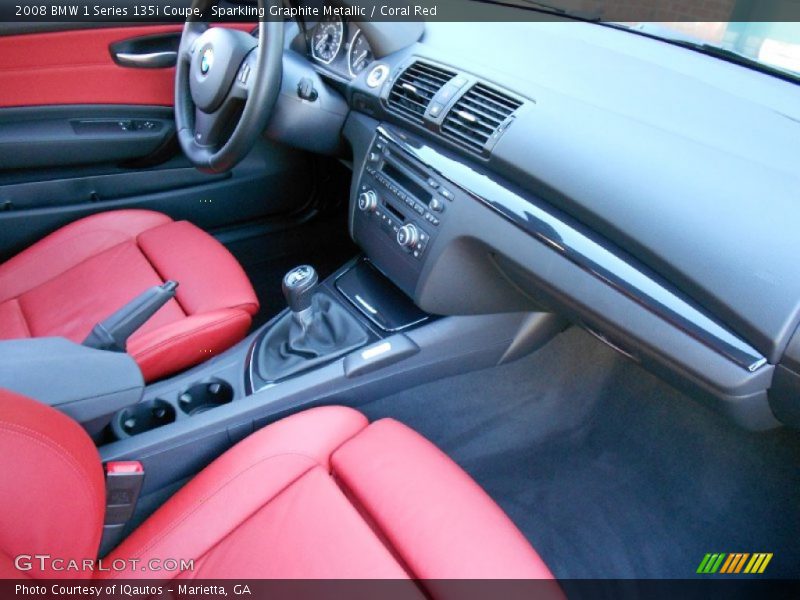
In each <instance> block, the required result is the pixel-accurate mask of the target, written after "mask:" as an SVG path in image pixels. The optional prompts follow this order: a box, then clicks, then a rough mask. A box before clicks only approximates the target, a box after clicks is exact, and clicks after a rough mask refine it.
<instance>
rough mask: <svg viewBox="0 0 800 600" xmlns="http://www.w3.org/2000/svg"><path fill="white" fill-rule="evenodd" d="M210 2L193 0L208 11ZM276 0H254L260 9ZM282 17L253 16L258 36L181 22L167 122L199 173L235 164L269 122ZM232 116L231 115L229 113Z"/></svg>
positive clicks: (277, 85)
mask: <svg viewBox="0 0 800 600" xmlns="http://www.w3.org/2000/svg"><path fill="white" fill-rule="evenodd" d="M217 1H218V0H194V2H193V3H192V7H193V8H198V9H200V11H202V12H201V14H204V15H206V14H209V12H210V11H211V8H212V7H213V6H214V5H215V4H216V3H217ZM279 2H280V0H258V6H259V8H260V9H261V10H262V11H263V12H264V14H270V13H269V10H268V9H269V7H270V6H271V5H273V4H274V5H276V6H277V5H278V4H279ZM282 68H283V22H282V21H280V20H274V21H273V20H270V21H259V24H258V40H256V39H255V38H254V37H253V36H251V35H249V34H247V33H245V32H244V31H239V30H236V29H228V28H226V27H209V25H208V23H206V22H203V21H198V20H196V19H191V18H190V20H188V21H187V22H186V25H185V26H184V28H183V35H182V37H181V43H180V47H179V49H178V63H177V69H176V73H175V124H176V126H177V129H178V141H179V142H180V145H181V148H183V151H184V153H185V154H186V156H187V157H188V158H189V160H190V161H191V162H192V164H194V166H195V167H197V168H198V169H200V170H201V171H205V172H209V173H222V172H225V171H229V170H231V169H232V168H233V167H234V166H236V164H238V163H239V162H240V161H241V160H242V159H243V158H244V157H245V156H246V155H247V153H248V152H250V150H251V149H252V148H253V145H254V144H255V143H256V140H257V139H258V137H259V136H260V135H261V133H262V132H263V131H264V128H265V127H266V125H267V122H268V121H269V118H270V115H271V114H272V109H273V107H274V106H275V101H276V99H277V98H278V93H279V92H280V86H281V73H282ZM237 116H238V118H237Z"/></svg>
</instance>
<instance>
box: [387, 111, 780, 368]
mask: <svg viewBox="0 0 800 600" xmlns="http://www.w3.org/2000/svg"><path fill="white" fill-rule="evenodd" d="M377 133H378V134H379V135H382V136H384V137H385V138H387V139H388V140H390V141H391V142H393V143H394V144H396V145H397V146H398V147H399V148H400V149H401V150H402V151H403V152H405V153H406V154H408V155H410V156H411V157H413V158H414V159H416V160H418V161H420V162H422V163H423V164H425V165H426V166H428V167H429V168H431V169H433V170H434V171H436V172H437V173H438V174H439V175H440V176H441V177H443V178H444V179H446V180H447V181H449V182H450V183H451V184H452V185H453V186H455V187H458V188H459V189H461V190H462V191H463V192H464V193H466V194H467V195H469V196H470V197H471V198H474V199H475V200H477V201H478V202H480V203H482V204H483V205H485V206H486V207H488V208H490V209H491V210H493V211H494V212H496V213H497V214H499V215H501V216H502V217H503V218H505V219H506V220H508V221H510V222H511V223H512V224H514V225H515V226H517V227H519V228H520V229H522V230H523V231H525V232H526V233H529V234H530V235H532V236H533V237H534V238H536V239H537V240H539V241H540V242H542V243H544V244H546V245H547V246H548V247H550V248H551V249H552V250H554V251H556V252H558V253H559V254H560V255H561V256H563V257H564V258H566V259H567V260H569V261H570V262H572V263H573V264H575V265H577V266H578V267H580V268H581V269H583V270H584V271H586V272H588V273H590V274H591V275H593V276H594V277H596V278H597V279H599V280H601V281H602V282H604V283H605V284H607V285H609V286H611V287H612V288H614V289H615V290H617V291H618V292H620V293H622V294H624V295H625V296H626V297H628V298H630V299H631V300H633V301H635V302H636V303H637V304H639V305H640V306H642V307H643V308H645V309H646V310H648V311H650V312H651V313H653V314H654V315H656V316H658V317H659V318H661V319H663V320H664V321H666V322H668V323H670V324H672V325H673V326H675V327H677V328H678V329H680V330H681V331H683V332H685V333H686V334H688V335H690V336H691V337H693V338H694V339H696V340H698V341H699V342H701V343H702V344H704V345H705V346H707V347H708V348H710V349H711V350H713V351H715V352H717V353H718V354H720V355H722V356H724V357H726V358H727V359H729V360H731V361H732V362H734V363H735V364H737V365H738V366H740V367H742V368H744V369H746V370H747V371H749V372H751V373H753V372H755V371H757V370H758V369H760V368H761V367H763V366H764V365H765V364H767V359H766V358H765V357H764V356H763V355H762V354H761V353H759V352H758V351H757V350H755V349H754V348H753V347H752V346H750V345H749V344H748V343H747V342H745V341H743V340H742V339H740V338H739V337H737V336H736V335H734V334H733V333H731V332H730V331H729V330H728V329H726V328H725V327H723V326H722V325H720V324H719V323H718V322H717V321H715V320H714V319H713V318H711V317H709V316H708V315H707V314H705V313H704V312H703V311H702V310H701V309H700V308H699V307H697V306H695V305H693V304H692V303H690V302H689V301H688V300H687V299H685V298H683V297H682V296H681V295H679V294H678V293H676V292H674V291H672V290H671V289H669V288H668V287H667V286H666V285H665V284H664V283H661V282H660V281H658V280H657V279H656V278H655V277H653V276H651V275H650V274H648V273H647V272H645V271H644V270H643V269H641V268H639V267H638V266H636V265H634V264H632V263H631V261H629V260H626V259H625V258H623V257H622V256H620V255H619V254H618V253H616V252H615V251H614V250H612V249H611V248H609V247H607V246H606V245H604V244H603V243H601V242H600V241H597V240H595V239H592V238H591V237H590V236H588V235H586V234H585V233H583V232H582V231H581V230H580V229H579V228H578V227H575V226H573V225H572V224H571V223H569V222H568V220H567V219H563V218H561V217H559V216H557V215H555V214H553V213H552V212H551V211H549V210H547V209H545V208H543V207H541V206H539V205H538V204H536V203H535V201H532V200H530V199H528V198H525V197H523V196H522V195H520V194H517V193H516V192H514V191H512V190H510V189H509V188H507V187H506V186H504V185H502V184H500V183H498V182H497V181H495V180H494V179H492V178H491V177H489V176H488V175H486V174H484V173H481V172H479V171H476V170H474V169H472V168H471V167H470V166H468V165H466V164H464V163H463V162H461V161H457V160H454V159H451V158H449V157H447V156H446V155H444V154H442V153H441V152H440V151H439V150H437V149H435V148H433V147H431V146H428V145H427V144H425V143H423V142H421V141H419V140H418V139H414V140H413V142H412V141H411V140H409V139H408V137H406V136H404V135H402V134H398V133H395V132H394V131H393V130H392V129H390V128H389V127H387V126H386V125H384V124H381V125H379V126H378V129H377ZM478 190H480V192H478Z"/></svg>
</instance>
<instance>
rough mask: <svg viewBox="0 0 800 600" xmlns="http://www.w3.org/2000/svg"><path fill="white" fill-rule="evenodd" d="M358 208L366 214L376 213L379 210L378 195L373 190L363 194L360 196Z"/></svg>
mask: <svg viewBox="0 0 800 600" xmlns="http://www.w3.org/2000/svg"><path fill="white" fill-rule="evenodd" d="M358 208H359V209H360V210H363V211H364V212H375V210H376V209H377V208H378V194H376V193H375V192H374V191H372V190H367V191H366V192H361V193H360V194H359V195H358Z"/></svg>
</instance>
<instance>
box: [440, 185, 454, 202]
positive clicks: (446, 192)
mask: <svg viewBox="0 0 800 600" xmlns="http://www.w3.org/2000/svg"><path fill="white" fill-rule="evenodd" d="M439 193H440V194H441V195H442V196H444V197H445V198H447V199H448V200H452V199H453V198H455V196H454V195H453V192H451V191H450V190H446V189H444V188H442V189H441V190H439Z"/></svg>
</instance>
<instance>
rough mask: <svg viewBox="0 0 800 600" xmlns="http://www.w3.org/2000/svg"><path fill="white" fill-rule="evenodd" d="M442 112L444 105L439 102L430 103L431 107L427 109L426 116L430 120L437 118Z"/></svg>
mask: <svg viewBox="0 0 800 600" xmlns="http://www.w3.org/2000/svg"><path fill="white" fill-rule="evenodd" d="M443 110H444V104H442V103H440V102H432V103H431V107H430V108H429V109H428V115H429V116H431V117H432V118H434V119H435V118H437V117H438V116H439V115H440V114H442V111H443Z"/></svg>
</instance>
